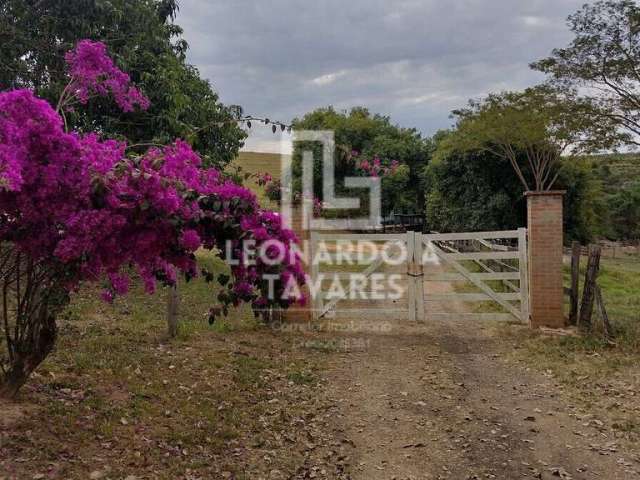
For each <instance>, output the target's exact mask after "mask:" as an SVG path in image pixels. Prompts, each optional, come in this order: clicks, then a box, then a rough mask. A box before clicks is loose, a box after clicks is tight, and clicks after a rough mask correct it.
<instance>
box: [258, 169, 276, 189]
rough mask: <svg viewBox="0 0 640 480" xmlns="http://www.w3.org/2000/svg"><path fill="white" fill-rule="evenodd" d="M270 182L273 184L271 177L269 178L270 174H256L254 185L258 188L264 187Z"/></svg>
mask: <svg viewBox="0 0 640 480" xmlns="http://www.w3.org/2000/svg"><path fill="white" fill-rule="evenodd" d="M271 182H273V177H272V176H271V174H270V173H268V172H264V173H257V174H256V183H257V184H258V185H259V186H261V187H264V186H266V185H268V184H269V183H271Z"/></svg>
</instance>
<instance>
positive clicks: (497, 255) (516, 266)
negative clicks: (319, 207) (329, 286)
mask: <svg viewBox="0 0 640 480" xmlns="http://www.w3.org/2000/svg"><path fill="white" fill-rule="evenodd" d="M341 242H342V243H343V244H346V243H348V242H353V243H354V244H355V243H357V242H372V243H374V244H376V243H378V244H379V243H380V242H383V243H384V244H385V246H386V250H384V249H381V250H380V252H379V255H378V257H377V258H375V259H372V261H371V262H369V263H368V264H367V265H366V266H362V267H361V268H360V269H359V270H355V271H356V272H357V273H358V274H359V275H361V276H362V275H364V276H365V277H370V276H372V275H374V274H375V273H376V272H383V273H386V274H394V270H395V273H402V278H403V287H404V289H405V290H406V293H405V295H404V296H403V297H402V298H401V299H399V300H398V301H395V302H394V303H393V304H391V303H390V302H388V301H387V302H385V301H382V302H379V301H376V300H370V299H361V300H362V301H361V304H362V305H363V306H362V308H357V309H348V308H346V306H347V304H348V303H349V300H351V303H353V302H354V300H353V298H351V297H352V296H353V295H351V294H352V293H353V292H352V288H351V287H352V286H351V285H346V286H345V288H344V295H338V296H336V295H335V292H333V293H334V294H333V295H329V294H328V293H329V292H327V291H326V283H325V282H335V281H338V282H342V281H347V282H348V281H349V279H350V277H352V274H353V273H354V272H353V271H348V270H345V269H344V268H336V267H335V265H336V263H335V260H336V259H335V252H330V253H328V256H329V257H330V258H331V259H332V260H334V262H330V263H331V265H332V266H334V267H333V268H329V270H327V269H326V268H325V267H323V266H322V264H317V263H316V262H312V263H311V278H312V282H314V283H317V285H318V286H319V291H318V292H316V294H315V295H314V296H313V305H312V308H313V312H314V318H315V319H320V318H327V317H333V316H335V315H336V314H338V313H341V314H344V315H346V316H347V317H348V316H349V312H352V313H354V314H355V313H356V311H357V314H359V315H362V314H363V312H364V314H365V315H366V316H367V318H372V317H379V316H382V317H384V318H390V317H389V316H390V315H391V316H393V318H394V319H408V320H411V321H424V320H448V319H453V318H461V317H462V318H468V319H497V320H518V321H520V322H523V323H526V322H528V318H529V306H528V298H529V297H528V281H527V275H528V273H527V247H526V243H527V232H526V229H525V228H521V229H518V230H510V231H497V232H464V233H429V234H422V233H420V232H406V233H398V234H375V233H374V234H360V233H357V234H356V233H319V232H312V233H311V245H310V246H311V255H310V256H311V258H313V257H314V255H315V254H316V253H317V252H318V250H319V248H321V246H323V245H324V246H325V248H326V245H327V244H334V245H338V244H339V243H341ZM394 246H396V247H399V248H400V249H404V251H405V252H406V258H405V260H404V262H403V263H402V265H395V266H394V267H393V268H391V269H390V268H389V266H388V265H387V263H386V260H387V259H389V257H390V256H391V257H392V254H391V251H392V250H394V248H395V247H394ZM328 250H331V249H330V248H329V249H328ZM438 283H440V284H445V285H447V286H448V287H447V288H445V290H444V291H443V290H442V288H441V289H440V290H439V291H438V292H433V291H431V290H432V289H431V288H430V286H431V285H437V284H438ZM479 302H481V303H482V304H483V305H487V304H489V305H492V306H493V308H490V309H489V310H490V311H487V309H482V308H481V309H479V311H477V309H476V308H475V307H474V308H457V309H454V310H452V309H451V308H449V307H450V306H452V305H460V304H464V305H465V306H466V305H468V304H474V305H477V304H478V303H479ZM433 306H435V309H434V308H431V307H433ZM438 306H439V308H438ZM461 310H462V311H461ZM496 310H499V311H496Z"/></svg>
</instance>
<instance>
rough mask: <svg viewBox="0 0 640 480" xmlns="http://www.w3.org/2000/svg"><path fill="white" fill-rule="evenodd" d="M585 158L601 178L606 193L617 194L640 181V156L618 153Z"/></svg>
mask: <svg viewBox="0 0 640 480" xmlns="http://www.w3.org/2000/svg"><path fill="white" fill-rule="evenodd" d="M585 158H587V159H588V160H589V161H590V162H591V165H592V167H593V169H594V171H595V173H596V174H597V175H598V177H600V179H601V181H602V187H603V190H604V191H605V193H608V194H611V193H615V192H616V190H618V189H620V188H622V187H625V186H628V185H629V184H631V183H633V182H637V181H640V154H636V153H616V154H609V155H593V156H590V157H585Z"/></svg>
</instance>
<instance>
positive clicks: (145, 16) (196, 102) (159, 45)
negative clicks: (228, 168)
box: [0, 0, 246, 166]
mask: <svg viewBox="0 0 640 480" xmlns="http://www.w3.org/2000/svg"><path fill="white" fill-rule="evenodd" d="M177 9H178V4H177V1H176V0H111V1H108V2H106V1H101V0H74V1H68V0H48V1H39V0H6V1H4V2H2V3H0V62H2V65H3V68H2V69H0V90H5V89H13V88H33V89H34V90H35V91H36V92H37V94H38V95H39V96H41V97H43V98H46V99H47V100H49V101H55V100H57V99H58V98H59V97H60V94H61V92H62V91H63V89H64V87H65V84H66V81H67V80H66V77H65V69H64V53H65V52H66V51H68V50H70V49H71V48H72V47H73V46H74V45H75V44H76V43H77V41H78V40H79V39H83V38H90V39H93V40H100V41H103V42H104V43H105V44H107V45H108V47H109V50H110V52H111V53H112V55H113V56H114V58H115V59H116V61H117V63H118V64H119V66H120V67H121V68H123V69H124V70H126V71H127V72H128V73H129V74H130V75H131V78H132V80H133V81H134V82H136V83H137V84H138V85H139V86H140V88H141V89H142V90H143V91H144V92H145V93H146V95H147V96H148V97H149V99H150V100H151V108H150V109H149V110H147V111H146V112H135V113H132V112H122V111H120V110H118V109H116V108H115V107H114V106H113V105H112V104H111V103H110V102H108V101H106V100H99V101H95V102H91V105H90V106H89V107H88V108H87V109H82V110H77V111H69V112H66V116H67V120H68V122H69V126H70V127H72V128H76V129H78V130H81V131H94V130H98V131H100V132H101V133H102V134H104V135H107V136H112V137H117V138H123V139H127V140H128V141H129V142H130V143H131V144H150V143H155V144H165V143H167V142H169V141H172V140H173V139H174V138H176V137H182V138H185V139H187V140H188V141H189V142H190V143H191V145H192V146H193V147H194V149H196V151H198V153H200V154H201V155H202V157H203V159H204V162H205V164H206V165H216V166H223V165H226V164H227V163H229V162H230V161H231V160H232V159H233V158H234V157H235V156H236V154H237V151H238V149H239V148H240V147H241V146H242V144H243V140H244V138H245V136H246V135H245V133H244V132H243V131H242V129H240V128H239V127H238V125H237V124H236V123H235V122H233V120H234V119H235V118H237V116H239V115H240V113H241V112H240V111H239V109H238V108H229V107H225V106H224V105H223V104H221V103H220V101H219V99H218V95H217V94H216V93H215V92H214V91H213V89H212V88H211V85H210V84H209V83H208V82H207V81H206V80H203V79H202V78H200V76H199V73H198V71H197V69H196V68H195V67H193V66H191V65H189V64H188V63H186V61H185V55H186V52H187V48H188V46H187V43H186V41H185V40H184V39H183V38H182V36H181V34H182V29H181V28H180V27H179V26H178V25H176V24H175V23H173V20H174V18H175V14H176V12H177Z"/></svg>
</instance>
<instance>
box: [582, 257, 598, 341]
mask: <svg viewBox="0 0 640 480" xmlns="http://www.w3.org/2000/svg"><path fill="white" fill-rule="evenodd" d="M600 253H601V249H600V246H599V245H589V259H588V261H587V272H586V274H585V277H584V287H583V289H582V305H580V321H579V326H580V328H583V329H585V330H591V315H592V314H593V302H594V300H595V297H596V288H597V285H596V279H597V277H598V270H599V269H600Z"/></svg>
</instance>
